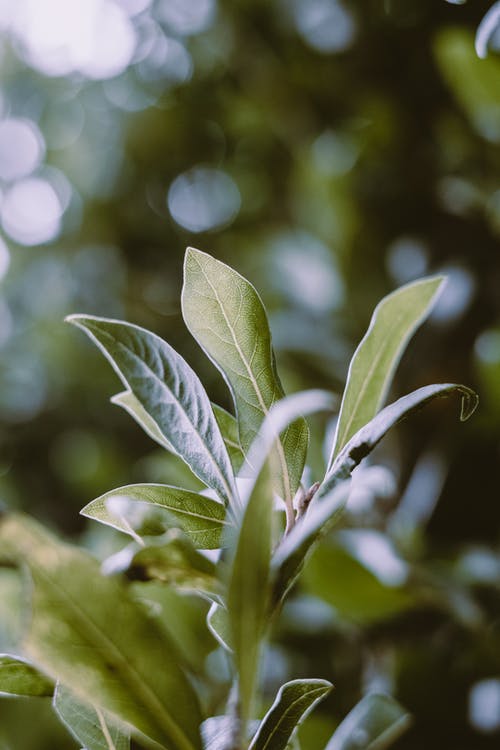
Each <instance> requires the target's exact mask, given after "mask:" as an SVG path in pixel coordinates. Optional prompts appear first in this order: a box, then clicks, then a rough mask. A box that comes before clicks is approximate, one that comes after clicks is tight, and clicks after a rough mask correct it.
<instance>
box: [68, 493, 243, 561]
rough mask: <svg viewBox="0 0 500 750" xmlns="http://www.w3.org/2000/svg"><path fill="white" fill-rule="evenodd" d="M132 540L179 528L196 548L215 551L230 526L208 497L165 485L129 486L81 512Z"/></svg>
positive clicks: (101, 498) (109, 494) (106, 495)
mask: <svg viewBox="0 0 500 750" xmlns="http://www.w3.org/2000/svg"><path fill="white" fill-rule="evenodd" d="M80 512H81V514H82V515H84V516H86V517H87V518H93V519H95V520H97V521H100V522H101V523H105V524H107V525H108V526H113V527H114V528H115V529H119V530H120V531H124V532H125V533H128V534H130V535H131V536H132V537H134V538H135V537H136V536H149V535H151V536H152V535H158V534H163V533H164V532H165V530H166V529H168V528H169V527H172V526H173V527H175V528H178V529H181V530H182V531H183V532H184V533H185V534H186V535H187V536H188V537H189V539H190V540H191V541H192V543H193V544H194V546H195V547H197V548H198V549H217V548H218V547H220V546H221V535H222V531H223V529H224V528H225V527H227V526H229V523H230V522H229V521H228V520H227V519H226V509H225V508H224V506H223V505H222V503H218V502H216V501H215V500H212V499H211V498H209V497H205V496H204V495H199V494H197V493H196V492H190V491H188V490H182V489H179V488H178V487H170V486H169V485H166V484H129V485H126V486H125V487H118V488H117V489H114V490H110V491H109V492H105V493H104V495H101V496H100V497H98V498H96V499H95V500H92V502H90V503H89V504H88V505H86V506H85V507H84V508H83V509H82V510H81V511H80Z"/></svg>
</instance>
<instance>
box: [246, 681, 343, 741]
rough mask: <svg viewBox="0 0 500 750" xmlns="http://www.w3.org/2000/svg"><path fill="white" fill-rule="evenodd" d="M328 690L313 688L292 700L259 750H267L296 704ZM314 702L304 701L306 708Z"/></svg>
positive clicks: (324, 687) (325, 688)
mask: <svg viewBox="0 0 500 750" xmlns="http://www.w3.org/2000/svg"><path fill="white" fill-rule="evenodd" d="M329 689H330V688H327V687H326V686H323V687H317V688H314V689H313V690H310V691H308V692H307V693H303V694H302V695H300V696H299V697H298V698H296V699H295V700H293V701H292V702H291V703H290V704H289V705H288V707H287V708H286V709H285V710H284V711H283V713H282V714H281V716H280V718H279V719H278V721H277V722H276V724H275V725H274V728H273V729H272V730H271V733H270V734H269V735H268V737H267V739H266V740H265V741H264V744H263V745H262V748H261V750H267V748H268V747H269V743H270V742H271V740H272V739H273V737H274V736H275V734H276V732H277V731H278V730H279V728H280V724H282V723H283V720H284V719H285V718H286V717H287V716H288V715H289V713H290V712H291V711H292V709H293V708H295V706H296V705H297V704H298V703H301V702H302V701H305V700H306V698H310V697H311V696H312V695H315V694H321V693H326V692H328V690H329ZM315 700H316V699H315V698H313V699H312V700H311V701H310V702H308V701H306V702H307V703H308V707H309V706H311V705H312V704H313V703H314V701H315ZM302 713H303V712H302V711H301V716H302ZM292 731H293V730H292ZM290 734H291V733H290ZM250 750H254V746H253V745H250Z"/></svg>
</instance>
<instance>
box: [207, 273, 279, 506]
mask: <svg viewBox="0 0 500 750" xmlns="http://www.w3.org/2000/svg"><path fill="white" fill-rule="evenodd" d="M194 260H195V262H196V264H197V265H198V268H199V269H200V272H201V273H202V275H203V276H204V278H205V280H206V282H207V284H208V285H209V287H210V288H211V290H212V292H213V294H214V296H215V299H216V300H217V303H218V305H219V308H220V310H221V312H222V315H223V317H224V320H225V322H226V325H227V327H228V330H229V333H230V334H231V338H232V339H233V343H234V346H235V348H236V351H237V352H238V355H239V357H240V360H241V362H242V363H243V366H244V367H245V369H246V371H247V373H248V376H247V377H248V380H249V381H250V382H251V383H252V385H253V388H254V391H255V394H256V396H257V399H258V401H259V404H260V407H261V410H262V413H263V414H264V417H267V415H268V414H269V409H268V408H267V406H266V403H265V401H264V399H263V396H262V393H261V391H260V388H259V384H258V383H257V380H256V378H255V376H254V374H253V372H252V369H251V367H250V364H249V363H248V362H247V359H246V357H245V356H244V354H243V351H242V349H241V347H240V345H239V342H238V339H237V338H236V332H235V331H234V329H233V326H232V325H231V323H230V321H229V318H228V316H227V314H226V310H225V308H224V305H223V302H222V300H221V298H220V297H219V294H218V292H217V289H216V288H215V287H214V285H213V284H212V282H211V281H210V279H209V277H208V276H207V274H206V273H205V270H204V268H203V267H202V266H201V265H200V263H199V261H198V260H197V259H196V258H194ZM240 293H241V292H240ZM252 356H253V355H252ZM238 377H241V376H238ZM273 401H274V394H273ZM276 449H277V451H278V455H279V460H280V465H281V473H282V476H283V484H284V489H285V500H288V501H291V500H292V493H291V488H290V480H289V477H288V465H287V462H286V458H285V452H284V449H283V445H282V443H281V439H280V438H279V437H278V438H277V439H276Z"/></svg>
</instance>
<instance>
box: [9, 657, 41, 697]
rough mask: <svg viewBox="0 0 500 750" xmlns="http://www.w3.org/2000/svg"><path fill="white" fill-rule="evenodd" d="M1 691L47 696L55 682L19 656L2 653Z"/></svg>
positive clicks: (12, 693)
mask: <svg viewBox="0 0 500 750" xmlns="http://www.w3.org/2000/svg"><path fill="white" fill-rule="evenodd" d="M0 693H9V694H11V695H30V696H38V697H46V696H49V695H53V693H54V682H53V681H52V680H51V679H49V678H48V677H47V676H46V675H44V674H42V673H41V672H39V671H38V669H36V668H35V667H34V666H32V665H31V664H29V663H28V662H27V661H25V660H24V659H21V658H20V657H19V656H11V655H10V654H0Z"/></svg>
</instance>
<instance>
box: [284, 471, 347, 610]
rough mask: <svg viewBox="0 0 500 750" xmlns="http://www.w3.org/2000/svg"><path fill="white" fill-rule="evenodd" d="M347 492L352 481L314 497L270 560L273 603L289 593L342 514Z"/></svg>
mask: <svg viewBox="0 0 500 750" xmlns="http://www.w3.org/2000/svg"><path fill="white" fill-rule="evenodd" d="M348 494H349V482H344V483H343V484H342V485H340V486H336V487H335V488H333V489H332V490H331V492H329V493H328V495H326V496H324V497H323V498H322V499H321V501H315V500H313V502H312V503H311V505H310V506H309V510H308V511H307V514H306V515H305V516H303V518H301V519H300V520H299V521H298V522H297V523H296V525H295V526H294V527H293V529H292V530H291V532H290V533H289V534H287V536H285V537H284V539H283V540H282V541H281V543H280V545H279V547H278V548H277V550H276V552H275V553H274V555H273V558H272V562H271V572H272V579H273V601H274V603H276V604H277V603H278V602H280V601H281V600H282V599H283V598H284V597H285V596H286V594H287V592H288V591H289V589H290V588H291V586H293V584H294V582H295V581H296V579H297V576H298V575H299V573H300V571H301V569H302V566H303V564H304V562H305V560H306V559H307V556H308V555H309V554H310V553H311V552H312V550H313V548H314V547H315V545H316V544H317V543H318V542H319V540H320V538H321V537H322V536H323V535H324V534H326V533H328V531H330V530H331V529H332V527H333V526H334V524H335V522H336V521H337V520H338V518H340V516H341V515H342V512H343V510H344V507H345V504H346V501H347V497H348Z"/></svg>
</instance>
